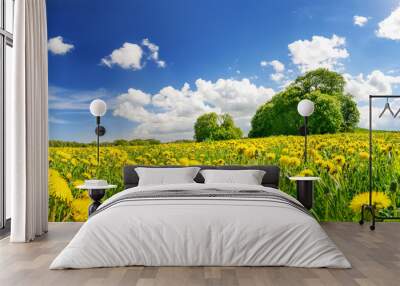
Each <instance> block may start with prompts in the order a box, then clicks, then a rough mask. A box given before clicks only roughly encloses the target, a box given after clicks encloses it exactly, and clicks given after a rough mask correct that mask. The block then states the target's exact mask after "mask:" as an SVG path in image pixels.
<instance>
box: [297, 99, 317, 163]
mask: <svg viewBox="0 0 400 286" xmlns="http://www.w3.org/2000/svg"><path fill="white" fill-rule="evenodd" d="M297 111H298V112H299V114H300V115H301V116H303V117H304V163H307V118H308V117H309V116H310V115H311V114H313V112H314V102H312V101H311V100H308V99H303V100H302V101H300V102H299V104H298V105H297Z"/></svg>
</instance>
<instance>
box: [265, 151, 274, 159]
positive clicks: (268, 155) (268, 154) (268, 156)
mask: <svg viewBox="0 0 400 286" xmlns="http://www.w3.org/2000/svg"><path fill="white" fill-rule="evenodd" d="M265 157H266V158H267V160H269V161H273V160H275V158H276V155H275V153H267V154H266V155H265Z"/></svg>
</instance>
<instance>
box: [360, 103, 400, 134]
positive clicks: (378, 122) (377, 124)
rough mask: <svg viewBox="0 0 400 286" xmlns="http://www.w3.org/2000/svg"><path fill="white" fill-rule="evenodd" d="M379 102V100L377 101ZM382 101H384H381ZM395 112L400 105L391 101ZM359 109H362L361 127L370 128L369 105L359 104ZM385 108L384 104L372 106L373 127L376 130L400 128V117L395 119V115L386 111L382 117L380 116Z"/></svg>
mask: <svg viewBox="0 0 400 286" xmlns="http://www.w3.org/2000/svg"><path fill="white" fill-rule="evenodd" d="M376 103H377V104H378V102H376ZM381 103H382V102H381ZM390 106H391V108H392V110H393V112H395V113H396V112H397V110H398V109H399V108H400V105H399V104H397V103H396V102H391V104H390ZM358 110H359V111H360V122H359V124H358V126H359V127H362V128H369V106H368V105H364V106H359V107H358ZM382 110H383V105H382V106H375V107H372V129H375V130H398V120H399V119H398V118H396V119H394V118H393V116H392V115H391V114H390V113H389V112H386V113H384V114H383V116H382V117H381V118H379V114H380V113H381V112H382Z"/></svg>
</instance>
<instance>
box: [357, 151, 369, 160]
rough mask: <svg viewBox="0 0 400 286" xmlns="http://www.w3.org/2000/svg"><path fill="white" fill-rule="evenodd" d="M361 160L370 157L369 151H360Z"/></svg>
mask: <svg viewBox="0 0 400 286" xmlns="http://www.w3.org/2000/svg"><path fill="white" fill-rule="evenodd" d="M359 156H360V159H361V160H367V159H368V158H369V154H368V153H367V152H364V151H363V152H360V154H359Z"/></svg>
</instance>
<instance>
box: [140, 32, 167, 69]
mask: <svg viewBox="0 0 400 286" xmlns="http://www.w3.org/2000/svg"><path fill="white" fill-rule="evenodd" d="M142 45H143V46H145V47H147V48H148V49H149V51H150V59H152V60H153V61H154V62H155V63H156V64H157V66H158V67H160V68H165V67H166V66H167V64H166V63H165V61H163V60H160V59H159V53H158V51H159V50H160V47H159V46H157V45H156V44H154V43H152V42H150V41H149V39H147V38H146V39H143V41H142Z"/></svg>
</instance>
